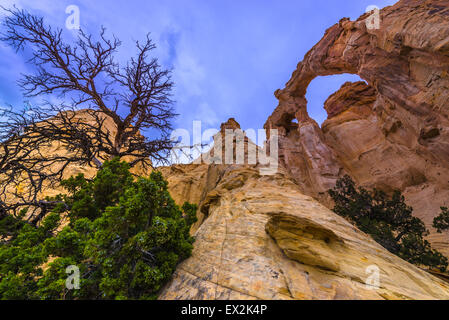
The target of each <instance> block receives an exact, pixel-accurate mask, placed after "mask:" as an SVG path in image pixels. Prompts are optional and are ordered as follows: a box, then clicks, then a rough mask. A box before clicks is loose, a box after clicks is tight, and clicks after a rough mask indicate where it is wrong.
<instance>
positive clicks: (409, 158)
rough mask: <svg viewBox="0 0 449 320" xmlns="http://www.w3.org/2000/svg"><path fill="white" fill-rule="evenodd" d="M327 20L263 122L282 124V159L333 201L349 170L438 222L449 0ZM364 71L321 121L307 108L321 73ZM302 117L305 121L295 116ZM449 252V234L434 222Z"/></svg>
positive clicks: (448, 130) (446, 144) (445, 156)
mask: <svg viewBox="0 0 449 320" xmlns="http://www.w3.org/2000/svg"><path fill="white" fill-rule="evenodd" d="M369 15H370V13H367V14H365V15H363V16H361V17H360V18H359V19H358V20H357V21H350V20H349V19H342V20H341V21H340V22H339V23H338V24H336V25H334V26H332V27H331V28H329V29H328V30H327V31H326V33H325V35H324V37H323V39H322V40H321V41H320V42H318V44H317V45H315V46H314V47H313V48H312V49H311V50H310V51H309V52H308V53H307V55H306V56H305V57H304V60H303V61H302V62H301V63H299V64H298V67H297V69H296V70H295V72H294V73H293V75H292V77H291V79H290V80H289V81H288V83H287V84H286V87H285V88H284V89H282V90H278V91H276V93H275V95H276V97H277V98H278V99H279V105H278V107H277V108H276V110H275V111H274V112H273V114H272V115H271V116H270V117H269V119H268V120H267V122H266V124H265V128H266V129H270V128H276V129H278V130H279V132H280V154H281V161H282V163H283V164H284V166H285V167H286V168H288V170H289V172H290V173H291V174H292V176H293V177H294V179H295V181H296V182H297V183H298V184H299V185H300V187H301V190H302V191H303V192H304V193H306V194H308V195H311V196H313V197H314V198H316V199H318V200H320V201H321V202H322V203H323V204H325V205H328V206H330V205H331V203H330V201H329V199H328V198H327V196H326V191H327V189H329V188H330V187H332V186H333V185H334V184H335V181H336V180H337V179H338V178H339V177H341V176H342V175H344V174H349V175H350V176H351V177H352V178H353V179H354V180H355V181H356V182H358V183H359V184H360V185H362V186H365V187H367V188H374V187H375V188H379V189H382V190H384V191H387V192H389V191H392V190H393V189H399V190H400V191H402V192H403V193H404V195H405V197H406V200H407V202H408V204H409V205H411V206H413V207H414V209H415V214H416V216H418V217H419V218H421V219H423V221H424V222H425V223H426V225H427V226H428V227H429V228H430V229H431V223H432V220H433V217H434V216H436V215H437V214H438V213H439V212H440V210H439V207H440V206H443V205H446V206H447V205H449V108H448V104H447V101H448V99H449V90H448V89H449V22H448V21H449V19H448V18H449V2H448V1H443V0H436V1H435V0H432V1H422V0H402V1H399V2H398V3H396V4H395V5H394V6H391V7H387V8H384V9H383V10H381V12H380V28H379V29H370V28H367V25H366V19H367V18H369ZM341 73H351V74H357V75H359V76H360V77H361V78H362V79H364V80H365V81H366V83H364V82H358V83H347V84H345V85H343V87H342V88H341V89H340V90H339V91H338V92H336V93H335V94H334V95H332V96H331V97H330V98H329V99H328V100H327V101H326V103H325V106H324V108H325V109H326V111H327V113H328V119H327V120H326V121H325V122H324V123H323V125H322V128H320V127H319V126H318V124H317V123H316V122H315V121H314V120H313V119H311V118H310V117H309V116H308V113H307V101H306V99H305V94H306V91H307V87H308V85H309V84H310V82H311V81H312V80H313V79H314V78H316V77H318V76H326V75H334V74H341ZM293 119H297V120H298V123H294V122H292V120H293ZM429 240H430V241H431V243H432V244H433V246H434V247H435V248H437V249H439V250H441V251H442V252H443V253H445V254H446V255H447V256H449V243H448V241H449V234H447V233H445V234H437V233H435V232H434V230H432V229H431V235H430V237H429Z"/></svg>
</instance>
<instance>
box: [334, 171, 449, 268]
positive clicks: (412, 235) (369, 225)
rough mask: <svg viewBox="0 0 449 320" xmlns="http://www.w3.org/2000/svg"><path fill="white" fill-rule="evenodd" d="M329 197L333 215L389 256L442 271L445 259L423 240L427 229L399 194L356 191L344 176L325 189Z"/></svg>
mask: <svg viewBox="0 0 449 320" xmlns="http://www.w3.org/2000/svg"><path fill="white" fill-rule="evenodd" d="M329 195H330V196H331V197H332V199H333V200H334V203H335V206H334V209H333V210H334V211H335V212H336V213H337V214H339V215H340V216H342V217H345V218H346V219H349V220H350V221H352V222H354V223H355V224H356V226H357V227H358V228H359V229H360V230H362V231H363V232H366V233H368V234H369V235H371V236H372V238H373V239H374V240H375V241H376V242H378V243H379V244H381V245H382V246H383V247H384V248H386V249H387V250H388V251H390V252H391V253H394V254H396V255H398V256H399V257H401V258H402V259H404V260H406V261H409V262H411V263H414V264H416V265H422V266H427V267H430V268H438V269H440V270H442V271H444V270H446V268H447V265H448V260H447V258H446V257H444V256H443V255H442V254H441V253H439V252H438V251H436V250H434V249H432V247H431V246H430V243H429V242H428V241H427V240H425V239H424V237H425V236H426V235H428V230H427V229H426V227H425V225H424V223H423V222H422V221H421V220H420V219H419V218H416V217H414V216H413V215H412V213H413V208H412V207H410V206H408V205H407V204H406V203H405V199H404V196H402V194H401V193H400V192H399V191H395V192H394V193H393V195H392V196H388V195H387V194H385V193H384V192H382V191H379V190H376V189H374V190H373V191H368V190H366V189H364V188H361V187H359V188H357V187H356V186H355V183H354V181H353V180H352V179H351V178H350V177H349V176H347V175H346V176H345V177H343V178H341V179H339V180H338V181H337V184H336V186H335V188H334V189H332V190H329ZM448 221H449V220H448Z"/></svg>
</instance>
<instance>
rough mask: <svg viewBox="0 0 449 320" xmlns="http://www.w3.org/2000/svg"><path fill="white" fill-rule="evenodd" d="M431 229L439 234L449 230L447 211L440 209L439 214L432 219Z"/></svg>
mask: <svg viewBox="0 0 449 320" xmlns="http://www.w3.org/2000/svg"><path fill="white" fill-rule="evenodd" d="M433 227H434V228H435V229H437V231H438V232H439V233H442V232H443V231H444V230H447V229H449V209H448V208H446V207H441V213H440V214H439V215H438V216H437V217H435V218H434V219H433Z"/></svg>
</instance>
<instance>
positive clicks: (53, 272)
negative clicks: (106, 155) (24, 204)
mask: <svg viewBox="0 0 449 320" xmlns="http://www.w3.org/2000/svg"><path fill="white" fill-rule="evenodd" d="M62 185H63V186H64V187H65V189H66V190H67V192H68V194H65V195H60V196H58V197H56V198H55V199H52V200H54V201H60V202H61V204H60V205H58V206H57V207H56V208H55V209H54V210H53V212H52V213H51V214H49V215H48V216H47V217H45V218H44V220H43V222H42V223H41V224H40V225H39V226H37V227H35V226H32V225H30V224H28V223H26V222H24V220H23V219H21V218H13V217H7V218H4V219H2V220H0V232H1V235H2V238H5V239H6V240H4V241H2V242H0V298H1V299H154V298H157V294H158V292H159V290H160V289H161V288H162V286H163V285H164V284H165V283H166V282H167V281H168V280H169V279H170V277H171V275H172V274H173V272H174V270H175V268H176V266H177V264H178V263H179V262H180V261H182V260H184V259H186V258H187V257H189V256H190V254H191V251H192V244H193V238H192V237H191V236H190V233H189V231H190V227H191V225H192V224H193V223H195V222H196V209H197V207H196V205H192V204H189V203H185V204H184V205H183V206H182V209H180V208H179V207H178V206H177V205H176V204H175V202H174V200H173V199H172V198H171V196H170V194H169V192H168V190H167V182H166V181H165V180H164V179H163V177H162V175H161V173H159V172H156V171H155V172H153V173H151V176H150V177H149V178H138V179H134V178H133V177H132V175H131V173H130V172H129V166H128V164H127V163H125V162H120V161H119V160H117V159H114V160H111V161H109V162H106V163H104V165H103V166H102V168H101V169H100V170H99V172H98V173H97V175H96V177H95V178H94V179H92V180H87V179H85V178H84V176H83V175H78V176H76V177H72V178H70V179H68V180H65V181H64V182H63V183H62ZM67 208H69V210H68V212H66V211H67ZM66 213H67V216H68V219H69V223H66V224H64V225H62V223H61V217H62V216H63V215H65V214H66ZM7 235H9V236H8V237H6V236H7ZM69 266H76V267H78V268H79V271H80V285H79V289H77V290H74V289H72V290H69V289H67V287H66V280H67V277H68V274H67V273H66V269H67V267H69Z"/></svg>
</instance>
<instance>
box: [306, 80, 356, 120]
mask: <svg viewBox="0 0 449 320" xmlns="http://www.w3.org/2000/svg"><path fill="white" fill-rule="evenodd" d="M348 81H350V82H357V81H364V80H363V79H361V78H360V77H359V76H358V75H356V74H348V73H344V74H337V75H330V76H319V77H316V78H315V79H314V80H312V82H311V83H310V84H309V86H308V87H307V92H306V99H307V112H308V114H309V116H310V118H312V119H314V120H315V121H316V122H317V123H318V125H319V126H320V127H321V125H322V124H323V122H324V121H325V120H326V119H327V112H326V110H325V109H324V102H325V101H326V100H327V99H328V98H329V97H330V96H331V95H332V94H333V93H335V92H337V91H338V90H339V89H340V88H341V86H342V85H343V84H344V83H345V82H348Z"/></svg>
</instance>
